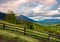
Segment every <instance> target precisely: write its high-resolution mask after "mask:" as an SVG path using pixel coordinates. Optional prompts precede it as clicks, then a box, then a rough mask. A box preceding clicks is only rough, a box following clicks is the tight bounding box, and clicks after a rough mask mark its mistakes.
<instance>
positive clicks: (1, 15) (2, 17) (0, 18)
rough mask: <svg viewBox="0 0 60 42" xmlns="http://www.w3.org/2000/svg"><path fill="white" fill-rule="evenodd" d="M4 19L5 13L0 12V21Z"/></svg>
mask: <svg viewBox="0 0 60 42" xmlns="http://www.w3.org/2000/svg"><path fill="white" fill-rule="evenodd" d="M5 17H6V13H2V12H0V20H4V19H5Z"/></svg>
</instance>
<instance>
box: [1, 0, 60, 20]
mask: <svg viewBox="0 0 60 42" xmlns="http://www.w3.org/2000/svg"><path fill="white" fill-rule="evenodd" d="M8 10H13V11H14V12H15V13H17V15H25V16H28V17H29V18H31V19H34V20H40V19H44V18H45V19H46V17H48V19H49V18H50V17H51V18H59V19H60V0H0V12H8Z"/></svg>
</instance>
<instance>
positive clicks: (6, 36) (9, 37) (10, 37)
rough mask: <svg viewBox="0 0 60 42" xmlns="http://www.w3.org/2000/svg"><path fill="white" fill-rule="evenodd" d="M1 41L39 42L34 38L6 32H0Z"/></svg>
mask: <svg viewBox="0 0 60 42" xmlns="http://www.w3.org/2000/svg"><path fill="white" fill-rule="evenodd" d="M1 39H2V40H4V42H5V41H6V42H39V41H38V40H36V39H34V38H31V37H28V36H24V35H19V34H15V33H11V32H7V31H4V30H0V42H1Z"/></svg>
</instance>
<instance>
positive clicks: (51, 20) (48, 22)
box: [38, 19, 60, 25]
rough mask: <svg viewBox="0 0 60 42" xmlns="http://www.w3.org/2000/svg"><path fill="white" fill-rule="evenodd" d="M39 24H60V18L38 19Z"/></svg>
mask: <svg viewBox="0 0 60 42" xmlns="http://www.w3.org/2000/svg"><path fill="white" fill-rule="evenodd" d="M38 24H42V25H53V24H60V19H44V20H40V21H38Z"/></svg>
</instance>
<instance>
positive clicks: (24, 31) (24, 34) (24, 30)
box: [24, 27, 26, 35]
mask: <svg viewBox="0 0 60 42" xmlns="http://www.w3.org/2000/svg"><path fill="white" fill-rule="evenodd" d="M24 35H26V27H24Z"/></svg>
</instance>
